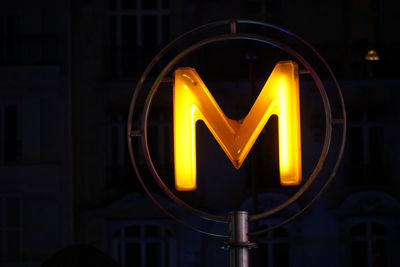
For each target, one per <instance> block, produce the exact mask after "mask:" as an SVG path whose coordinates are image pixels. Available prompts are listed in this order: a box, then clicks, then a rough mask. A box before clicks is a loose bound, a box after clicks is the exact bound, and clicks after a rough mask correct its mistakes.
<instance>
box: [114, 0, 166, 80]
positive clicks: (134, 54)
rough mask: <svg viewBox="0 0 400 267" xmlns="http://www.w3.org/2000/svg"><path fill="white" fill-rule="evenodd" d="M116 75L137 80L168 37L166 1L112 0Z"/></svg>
mask: <svg viewBox="0 0 400 267" xmlns="http://www.w3.org/2000/svg"><path fill="white" fill-rule="evenodd" d="M109 1H110V24H109V25H110V27H109V28H110V48H111V61H112V64H111V65H112V70H113V71H114V73H113V75H114V76H116V77H117V78H120V77H135V76H138V75H139V74H140V73H139V72H141V71H142V69H143V67H144V65H145V64H147V63H148V62H149V61H150V59H151V58H152V57H153V56H155V53H156V51H157V49H159V48H160V47H161V46H162V45H164V44H165V43H166V42H167V40H168V36H169V5H168V1H167V0H132V1H127V0H109Z"/></svg>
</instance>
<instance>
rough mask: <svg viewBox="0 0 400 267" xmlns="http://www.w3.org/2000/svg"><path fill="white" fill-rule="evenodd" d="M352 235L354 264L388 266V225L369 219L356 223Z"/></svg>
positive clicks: (375, 266) (352, 258) (371, 266)
mask: <svg viewBox="0 0 400 267" xmlns="http://www.w3.org/2000/svg"><path fill="white" fill-rule="evenodd" d="M350 235H351V263H352V266H366V267H386V266H387V255H386V251H387V247H386V246H387V242H386V227H385V226H384V225H382V224H380V223H377V222H373V221H367V222H363V223H359V224H356V225H354V226H353V227H352V228H351V231H350Z"/></svg>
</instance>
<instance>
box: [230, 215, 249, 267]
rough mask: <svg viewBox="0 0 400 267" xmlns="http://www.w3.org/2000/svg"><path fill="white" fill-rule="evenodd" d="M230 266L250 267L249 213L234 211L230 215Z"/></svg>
mask: <svg viewBox="0 0 400 267" xmlns="http://www.w3.org/2000/svg"><path fill="white" fill-rule="evenodd" d="M229 232H230V237H229V262H230V264H229V266H230V267H248V266H249V247H251V246H252V244H251V243H249V239H248V236H247V232H248V221H247V211H233V212H230V213H229Z"/></svg>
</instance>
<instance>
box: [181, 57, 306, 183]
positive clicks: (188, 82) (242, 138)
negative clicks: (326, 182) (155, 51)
mask: <svg viewBox="0 0 400 267" xmlns="http://www.w3.org/2000/svg"><path fill="white" fill-rule="evenodd" d="M173 87H174V89H173V102H174V104H173V105H174V153H175V154H174V160H175V163H174V164H175V187H176V189H177V190H179V191H190V190H195V189H196V173H197V170H196V129H195V127H196V122H197V121H198V120H202V121H204V123H205V124H206V125H207V127H208V129H209V130H210V131H211V133H212V134H213V136H214V137H215V139H216V140H217V141H218V143H219V145H220V146H221V147H222V149H223V150H224V152H225V153H226V155H227V156H228V158H229V159H230V161H231V162H232V164H233V165H234V166H235V168H236V169H239V168H240V167H241V165H242V164H243V161H244V160H245V158H246V156H247V154H248V153H249V151H250V149H251V147H252V146H253V144H254V142H255V141H256V139H257V137H258V135H259V134H260V132H261V131H262V129H263V128H264V126H265V124H266V123H267V122H268V120H269V118H270V117H271V116H272V115H277V116H278V125H279V126H278V131H279V134H278V136H279V173H280V182H281V184H282V185H284V186H289V185H298V184H299V183H300V182H301V133H300V104H299V78H298V67H297V64H296V63H295V62H292V61H282V62H278V63H277V64H276V66H275V68H274V69H273V71H272V73H271V75H270V76H269V78H268V80H267V81H266V83H265V85H264V87H263V89H262V90H261V92H260V94H259V96H258V97H257V99H256V101H255V102H254V105H253V107H252V108H251V109H250V111H249V113H248V114H247V115H246V117H245V118H244V119H242V120H232V119H229V118H228V117H227V116H226V115H225V114H224V113H223V111H222V110H221V108H220V107H219V106H218V104H217V102H216V101H215V99H214V98H213V96H212V94H211V93H210V91H209V90H208V89H207V87H206V85H205V84H204V83H203V81H202V80H201V78H200V77H199V75H198V74H197V72H196V70H195V69H193V68H188V67H184V68H178V69H177V70H175V73H174V85H173Z"/></svg>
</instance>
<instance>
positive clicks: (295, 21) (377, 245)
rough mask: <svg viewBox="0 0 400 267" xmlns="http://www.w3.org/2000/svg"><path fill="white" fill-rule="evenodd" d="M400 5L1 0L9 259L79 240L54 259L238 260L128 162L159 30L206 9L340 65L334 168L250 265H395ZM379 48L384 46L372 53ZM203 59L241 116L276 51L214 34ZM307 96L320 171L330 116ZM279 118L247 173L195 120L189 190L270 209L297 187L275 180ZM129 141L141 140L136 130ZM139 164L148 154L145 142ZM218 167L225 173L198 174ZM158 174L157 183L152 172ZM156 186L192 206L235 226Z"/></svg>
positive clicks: (184, 24)
mask: <svg viewBox="0 0 400 267" xmlns="http://www.w3.org/2000/svg"><path fill="white" fill-rule="evenodd" d="M399 16H400V4H399V2H398V1H395V0H365V1H361V0H350V1H333V0H329V1H314V0H305V1H298V0H286V1H272V0H264V1H263V0H251V1H238V0H233V1H221V0H208V1H194V0H188V1H181V0H100V1H90V0H85V1H74V0H70V1H64V0H60V1H49V0H38V1H26V0H15V1H2V2H1V3H0V265H1V266H40V265H41V264H42V263H43V262H44V261H45V260H47V259H49V258H51V257H52V255H54V254H55V253H56V252H57V251H60V250H61V249H63V248H66V247H69V246H72V245H77V244H81V245H80V246H75V247H72V249H70V250H66V251H64V253H65V255H67V256H65V255H64V254H62V255H61V256H60V254H57V255H58V256H57V255H56V256H54V257H53V261H49V262H48V264H50V265H48V266H62V265H61V264H62V263H66V262H68V261H69V260H71V259H72V258H74V259H78V260H77V261H75V262H74V263H70V264H74V265H76V266H78V264H81V265H85V266H99V263H94V262H90V260H91V259H93V260H94V259H97V260H98V259H103V258H101V257H103V256H104V260H102V262H104V265H105V266H112V263H111V262H112V260H111V259H110V258H108V257H109V256H110V257H112V258H113V259H114V260H115V261H117V262H119V264H121V266H123V267H130V266H140V267H144V266H163V267H172V266H181V267H183V266H224V265H225V266H227V265H228V253H227V252H225V251H223V250H220V249H219V245H221V244H222V243H223V242H224V241H225V240H223V239H214V238H211V237H207V236H204V235H201V234H198V233H196V232H193V231H192V230H189V229H186V228H184V227H183V226H181V225H180V224H178V223H177V222H175V221H173V220H172V219H171V218H169V217H168V216H166V215H164V214H163V213H162V212H161V211H160V210H159V209H158V208H157V207H156V206H155V205H154V204H153V203H152V202H151V201H150V200H149V198H148V197H147V196H146V194H144V192H143V189H142V188H141V187H140V185H139V182H138V180H137V179H136V176H135V174H134V172H133V168H132V166H131V163H130V158H129V155H128V149H127V142H126V139H127V138H126V122H127V116H128V108H129V104H130V99H131V96H132V94H133V91H134V88H135V86H136V84H137V82H138V79H139V77H140V75H141V73H142V72H143V70H144V68H145V66H146V65H147V64H148V63H149V61H150V60H151V59H152V57H154V55H155V53H156V52H157V51H159V50H160V49H161V48H162V47H163V46H164V45H166V44H167V43H168V42H169V41H171V40H173V39H174V38H176V37H177V36H178V35H180V34H182V33H183V32H185V31H187V30H189V29H191V28H193V27H196V26H199V25H202V24H204V23H208V22H211V21H216V20H221V19H231V18H249V19H257V20H262V21H266V22H269V23H273V24H277V25H280V26H283V27H285V28H288V29H290V30H291V31H292V32H295V33H296V34H298V35H300V36H302V37H303V38H304V39H305V40H307V41H309V42H310V43H311V44H312V45H313V46H314V47H315V48H316V49H317V50H318V51H319V52H320V54H321V55H322V56H323V57H324V58H325V59H326V61H327V62H328V64H329V65H330V66H331V68H332V70H333V72H334V73H335V75H336V77H337V79H338V80H339V83H340V85H341V88H342V91H343V94H344V98H345V102H346V108H347V112H348V114H347V115H348V135H347V141H348V142H347V147H346V150H345V154H344V158H343V162H342V164H341V167H340V169H339V170H338V173H337V176H336V178H335V180H334V181H333V183H332V184H331V185H330V187H329V189H328V190H327V191H326V192H325V194H324V197H323V198H321V199H320V200H319V201H318V202H317V203H316V204H315V205H313V206H312V208H310V209H309V210H307V212H306V213H305V214H304V215H303V216H301V217H299V218H298V219H296V220H295V221H294V222H292V223H290V224H288V225H286V226H285V227H283V228H280V229H278V230H276V231H273V232H269V233H267V234H265V235H264V236H262V237H257V238H254V240H253V241H256V242H258V243H259V249H257V250H255V252H252V254H251V258H252V266H268V267H271V266H275V267H279V266H368V267H372V266H374V267H377V266H381V267H382V266H393V267H394V266H399V265H400V259H399V257H398V249H399V248H400V243H399V241H398V240H399V237H400V233H399V229H400V217H399V215H400V204H399V197H400V178H399V176H398V173H399V171H400V169H399V167H398V166H399V163H400V161H399V160H400V158H399V156H398V153H397V151H398V150H399V148H400V142H399V141H398V138H397V137H398V132H399V129H400V128H399V126H398V125H399V115H400V110H399V105H398V103H397V102H398V99H399V96H400V94H399V92H398V91H399V89H400V79H399V75H398V68H397V62H399V58H400V56H399V54H400V53H399V51H398V50H399V47H400V38H399V34H398V28H399V27H400V20H399ZM371 49H373V50H375V51H376V52H377V54H378V55H379V60H378V61H371V60H368V58H366V57H365V56H366V55H367V52H368V51H370V50H371ZM268 51H269V52H268ZM192 59H193V61H192V62H191V63H189V64H192V65H193V66H195V67H196V69H197V70H198V71H199V73H200V77H202V79H203V80H204V82H205V84H206V85H207V86H209V88H212V89H214V88H215V92H214V91H213V94H214V96H215V97H216V98H217V100H218V101H220V103H221V107H222V109H223V110H224V111H225V110H226V111H227V114H228V115H229V116H230V117H232V118H235V119H239V118H240V117H243V116H244V115H245V114H246V112H247V110H248V109H249V107H250V106H251V104H252V103H253V101H254V98H255V96H257V95H258V90H260V87H261V86H262V85H263V83H264V82H265V75H267V76H268V75H269V74H268V71H270V70H271V69H272V68H273V66H274V64H275V59H277V60H281V56H280V54H279V53H278V52H276V51H275V52H274V51H272V52H271V50H268V49H267V50H263V49H262V48H260V47H258V46H257V45H253V44H251V45H248V44H241V43H240V42H239V43H237V44H234V45H232V46H231V47H228V45H226V46H225V44H222V45H219V46H218V45H217V46H211V47H209V48H207V49H203V50H200V51H198V52H197V54H196V55H194V56H193V58H192ZM271 59H273V60H271ZM287 59H290V58H283V60H287ZM268 60H269V61H268ZM189 61H190V60H187V62H189ZM266 62H268V63H266ZM224 66H227V67H224ZM266 73H267V74H266ZM302 79H303V80H302ZM327 82H329V81H327ZM302 84H304V85H302ZM300 87H301V90H302V92H308V91H307V90H309V89H310V88H312V86H311V87H310V85H309V78H307V77H306V76H301V80H300ZM162 88H163V90H164V91H163V93H160V94H158V95H157V98H156V99H157V101H156V103H157V105H156V107H155V110H154V111H153V113H152V115H151V122H150V125H149V136H150V137H149V138H150V140H151V141H150V149H151V151H152V155H153V159H154V161H155V162H156V165H157V167H158V168H159V171H160V172H161V173H162V174H163V175H165V176H166V177H169V179H170V180H169V182H171V177H172V172H173V168H172V164H173V157H172V155H173V152H172V143H171V141H172V128H171V121H172V117H171V114H172V113H171V95H170V94H169V93H168V92H170V91H168V88H169V89H170V86H169V85H168V84H166V85H163V87H162ZM249 91H250V93H249ZM238 99H239V100H238ZM301 101H302V103H304V105H303V104H302V115H303V114H304V115H305V119H304V120H303V121H302V128H303V129H307V131H305V130H304V132H303V134H304V136H303V140H302V141H303V158H304V161H305V162H306V163H305V166H304V169H305V171H309V169H310V166H312V164H313V162H314V160H315V157H316V156H315V154H314V152H312V149H314V148H317V149H318V148H320V147H321V140H322V138H321V130H320V126H321V125H323V123H324V121H323V118H321V116H320V115H318V114H317V115H313V112H311V110H317V111H318V110H319V111H320V109H321V103H320V102H319V100H318V97H317V98H316V97H315V95H312V93H310V94H309V95H302V100H301ZM232 107H234V108H232ZM135 116H136V114H135ZM135 116H134V117H135ZM136 118H137V117H135V119H136ZM135 123H137V121H134V124H135ZM276 125H277V120H276V118H275V119H272V121H271V122H270V123H269V124H267V126H266V128H265V129H264V131H263V133H262V134H261V135H260V137H259V139H258V141H257V142H256V144H255V146H254V148H253V151H252V152H251V154H250V155H249V158H248V159H247V160H246V163H245V164H244V166H243V168H242V169H241V171H240V172H236V171H235V170H234V169H233V168H232V166H231V165H230V162H228V161H227V160H226V156H225V155H224V153H223V152H222V151H221V149H220V148H219V147H218V145H217V144H216V143H215V141H214V140H213V137H212V136H211V135H210V134H209V132H208V130H207V128H206V127H204V125H203V124H201V123H200V124H199V125H198V137H199V138H198V140H197V142H198V147H199V148H198V155H199V159H198V164H199V166H200V167H199V177H200V179H199V190H198V191H197V192H195V193H193V195H191V194H189V193H187V194H183V197H184V198H185V199H187V200H188V201H189V202H190V203H193V205H196V206H198V207H200V208H203V209H205V210H208V211H212V212H216V213H226V211H229V210H232V209H248V210H249V211H257V210H263V209H268V208H271V207H273V206H275V205H276V204H277V203H281V202H283V201H284V200H286V199H287V198H288V196H289V195H290V194H289V193H291V189H282V188H281V187H280V185H279V183H278V182H277V179H278V178H277V177H278V176H277V159H276V151H277V147H276V140H275V138H276ZM133 145H134V150H135V151H136V149H137V150H140V147H139V144H138V142H137V140H136V139H135V140H134V143H133ZM335 145H336V144H335ZM264 146H268V147H269V148H270V149H269V150H268V151H269V152H268V154H267V156H266V155H265V154H264V153H265V150H264V149H263V148H264ZM306 148H309V149H306ZM310 151H311V152H310ZM139 155H140V153H139ZM205 155H206V156H205ZM138 164H139V166H140V168H142V169H143V170H144V169H145V168H146V167H145V165H144V159H143V157H141V156H139V158H138ZM208 176H211V177H213V178H212V179H210V180H212V181H213V182H214V185H215V186H209V185H208V186H207V184H208V183H207V182H208V181H207V179H201V178H202V177H203V178H204V177H208ZM265 177H267V178H268V179H266V178H265ZM145 178H146V179H148V178H149V177H147V176H146V175H145ZM214 178H215V179H214ZM227 184H228V186H227ZM150 188H151V190H152V191H154V192H156V194H157V195H161V194H160V192H159V189H158V188H157V187H156V186H155V185H152V184H151V182H150ZM201 188H207V190H203V191H202V190H200V189H201ZM160 198H161V199H162V200H161V201H162V203H164V202H165V205H168V207H170V208H171V209H172V210H174V211H176V213H177V214H178V215H179V216H182V217H183V218H185V220H189V221H190V222H191V223H193V224H195V225H200V226H202V227H205V228H207V229H208V230H211V231H220V230H222V231H225V228H224V226H218V225H213V224H212V225H208V224H207V225H206V223H205V222H203V221H201V220H200V219H199V218H198V217H196V216H193V215H190V214H187V213H186V212H184V211H183V210H182V209H180V208H178V207H176V206H175V205H174V204H171V203H170V202H168V201H164V198H163V197H162V196H160ZM305 205H306V199H305V200H304V201H301V200H299V201H297V202H296V203H295V204H294V205H293V207H292V208H291V210H288V211H287V213H282V214H277V215H276V216H273V217H271V218H267V219H265V220H262V221H260V222H259V223H258V224H256V225H252V227H255V228H257V227H259V228H262V227H264V226H271V225H274V224H276V223H278V222H280V221H281V220H282V219H283V218H285V217H287V216H289V215H291V214H293V213H295V212H297V211H298V210H300V209H301V208H303V207H304V206H305ZM97 253H99V254H97ZM100 253H102V254H101V255H102V256H101V257H100V256H99V255H100ZM63 255H64V256H63ZM85 255H86V256H85ZM87 255H90V256H87ZM54 258H55V259H56V260H57V258H58V259H59V261H58V263H57V261H55V260H54ZM83 258H85V259H86V260H88V258H89V260H88V262H87V261H85V260H83ZM79 259H82V261H80V260H79Z"/></svg>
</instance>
